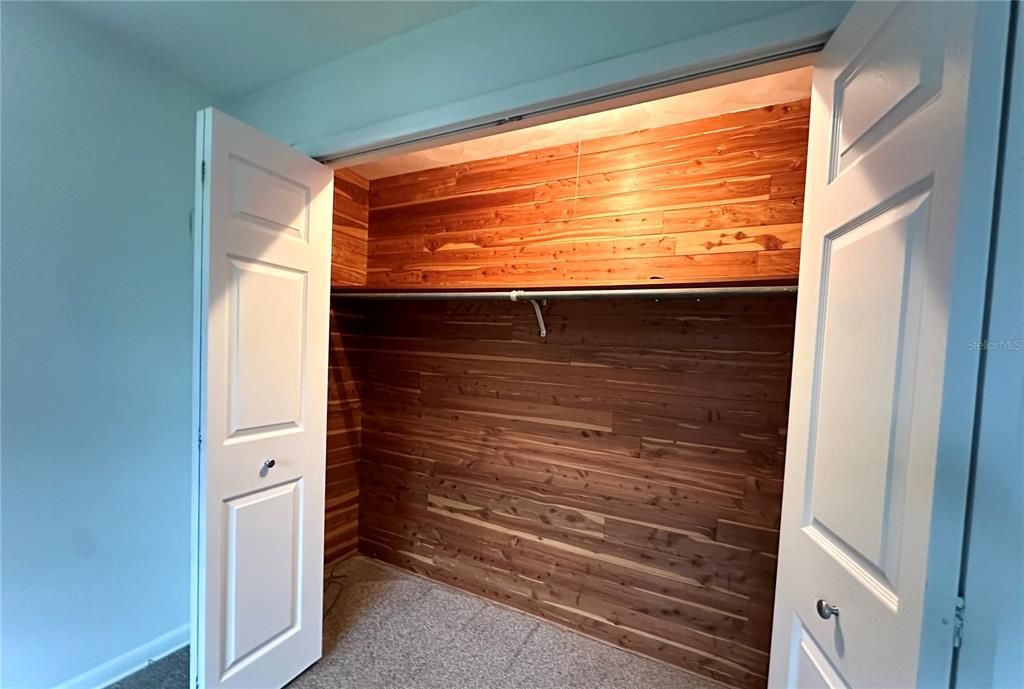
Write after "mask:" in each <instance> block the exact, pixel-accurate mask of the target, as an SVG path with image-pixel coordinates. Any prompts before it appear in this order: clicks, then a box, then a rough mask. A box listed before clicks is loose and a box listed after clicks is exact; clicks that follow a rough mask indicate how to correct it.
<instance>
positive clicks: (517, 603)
mask: <svg viewBox="0 0 1024 689" xmlns="http://www.w3.org/2000/svg"><path fill="white" fill-rule="evenodd" d="M702 217H703V216H702ZM716 217H717V216H711V217H710V218H708V219H707V221H708V222H715V221H716V220H715V218H716ZM730 255H735V254H730ZM340 306H341V304H340V303H336V312H335V315H336V318H337V321H338V325H337V330H338V331H339V332H340V333H341V335H340V336H336V338H335V340H334V342H333V353H332V356H333V357H335V359H334V360H335V361H338V360H340V359H342V358H343V359H344V360H345V361H346V362H347V363H348V365H349V366H350V367H351V372H352V375H354V377H355V379H356V380H357V389H358V392H359V400H360V402H359V407H360V409H361V422H360V424H359V425H360V426H361V429H362V431H361V449H360V454H359V457H360V461H359V480H360V483H359V526H358V530H359V546H360V550H361V551H362V552H365V553H366V554H369V555H372V556H375V557H379V558H381V559H383V560H386V561H388V562H391V563H393V564H396V565H398V566H401V567H404V568H406V569H409V570H411V571H415V572H417V573H420V574H423V575H425V576H429V577H432V578H434V579H437V580H439V581H443V582H446V583H449V584H452V585H455V586H458V587H460V588H463V589H465V590H468V591H471V592H474V593H477V594H480V595H483V596H486V597H489V598H492V599H494V600H498V601H501V602H504V603H507V604H509V605H512V606H514V607H517V608H519V609H522V610H525V611H527V612H530V613H533V614H536V615H540V616H542V617H545V618H547V619H550V620H553V621H556V622H559V623H562V624H565V625H568V626H570V627H572V628H574V629H577V630H579V631H581V632H584V633H587V634H590V635H592V636H595V637H598V638H601V639H604V640H607V641H609V642H612V643H615V644H618V645H620V646H623V647H625V648H629V649H633V650H635V651H638V652H641V653H645V654H647V655H650V656H653V657H656V658H659V659H661V660H664V661H667V662H670V663H673V664H676V665H679V666H681V667H684V668H687V669H689V670H692V671H694V672H697V673H700V674H703V675H705V676H707V677H711V678H714V679H716V680H719V681H722V682H724V683H726V684H729V685H731V686H735V687H742V688H748V687H749V688H758V689H760V688H761V687H763V686H764V685H765V682H766V673H767V666H768V643H769V637H770V632H771V607H772V600H773V588H774V575H775V553H776V548H777V539H778V530H777V529H778V523H779V508H780V502H781V487H782V473H783V451H784V446H785V442H784V440H785V438H784V429H785V427H786V409H787V404H788V399H787V396H788V389H789V371H790V365H791V351H792V338H793V316H794V300H793V299H792V298H789V297H771V298H763V297H762V298H728V299H705V300H702V301H699V302H698V301H678V300H668V301H661V302H654V301H627V300H615V301H593V302H590V301H588V302H552V303H551V304H549V305H548V306H546V307H545V314H546V319H547V322H548V329H549V333H548V336H547V337H546V338H544V339H541V338H539V336H538V334H537V325H536V321H535V320H534V316H533V313H532V311H531V309H530V308H528V306H527V305H524V304H512V303H501V302H499V303H487V302H483V303H475V302H442V303H432V302H418V303H397V302H396V303H381V302H374V303H369V304H366V305H364V306H363V307H361V308H355V307H353V306H352V305H351V302H348V306H347V308H346V310H345V311H344V312H343V311H342V310H341V309H340ZM329 494H330V493H329Z"/></svg>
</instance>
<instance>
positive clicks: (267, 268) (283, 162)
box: [192, 109, 333, 689]
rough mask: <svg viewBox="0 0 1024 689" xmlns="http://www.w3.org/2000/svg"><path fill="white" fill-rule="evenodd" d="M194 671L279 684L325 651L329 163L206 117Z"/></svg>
mask: <svg viewBox="0 0 1024 689" xmlns="http://www.w3.org/2000/svg"><path fill="white" fill-rule="evenodd" d="M198 137H199V143H198V151H199V157H200V159H201V161H202V163H201V170H200V175H199V177H200V179H199V181H198V182H197V184H198V189H197V206H196V207H197V216H198V218H197V220H198V222H197V223H196V225H197V228H198V233H197V238H196V275H195V280H196V286H195V288H196V328H197V333H196V350H197V355H198V356H197V369H198V370H197V374H198V375H197V379H196V395H195V402H194V404H195V405H197V409H196V425H197V429H198V433H199V434H201V435H200V437H201V442H199V443H198V445H197V454H196V461H195V467H194V478H193V482H194V503H195V505H194V507H195V513H196V519H197V520H198V521H197V523H196V528H195V534H194V539H195V540H194V554H193V568H194V570H195V571H194V581H193V608H194V610H193V625H192V627H193V630H192V671H193V678H194V681H195V683H196V686H197V687H246V688H247V689H253V688H261V687H265V688H267V689H278V688H279V687H282V686H284V685H285V684H286V683H287V682H288V681H289V680H291V679H292V678H293V677H295V676H296V675H297V674H298V673H300V672H301V671H302V670H304V669H305V668H306V667H308V666H309V665H310V664H311V663H313V662H314V661H315V660H317V659H318V658H319V657H320V653H321V626H322V625H321V609H322V602H323V601H322V598H323V588H322V586H323V543H324V535H323V532H324V456H325V449H326V447H325V445H326V419H327V343H328V318H329V314H328V309H329V300H330V256H331V208H332V194H333V177H332V175H331V172H330V170H328V169H327V168H325V167H324V166H322V165H320V164H319V163H317V162H316V161H314V160H312V159H310V158H307V157H306V156H304V155H302V154H301V153H299V152H297V151H295V150H294V149H292V148H290V147H288V146H286V145H285V144H283V143H280V142H278V141H274V140H273V139H270V138H268V137H266V136H264V135H263V134H261V133H259V132H257V131H255V130H253V129H251V128H250V127H247V126H246V125H244V124H242V123H241V122H238V121H236V120H233V119H231V118H230V117H228V116H226V115H224V114H223V113H220V112H217V111H216V110H213V109H208V110H204V111H202V112H200V113H199V117H198Z"/></svg>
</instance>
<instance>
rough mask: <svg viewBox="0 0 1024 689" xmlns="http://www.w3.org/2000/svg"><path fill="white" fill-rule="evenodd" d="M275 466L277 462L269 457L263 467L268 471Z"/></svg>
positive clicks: (264, 461)
mask: <svg viewBox="0 0 1024 689" xmlns="http://www.w3.org/2000/svg"><path fill="white" fill-rule="evenodd" d="M275 464H277V462H275V461H274V460H273V459H271V458H270V457H267V458H266V459H264V460H263V466H265V467H266V468H268V469H273V468H274V465H275Z"/></svg>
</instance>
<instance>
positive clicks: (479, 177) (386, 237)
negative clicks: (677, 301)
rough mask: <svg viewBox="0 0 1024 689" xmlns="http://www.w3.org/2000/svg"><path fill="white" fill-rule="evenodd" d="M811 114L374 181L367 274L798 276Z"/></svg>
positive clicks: (711, 122) (697, 127) (428, 284)
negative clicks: (772, 253)
mask: <svg viewBox="0 0 1024 689" xmlns="http://www.w3.org/2000/svg"><path fill="white" fill-rule="evenodd" d="M808 111H809V102H808V101H806V100H805V101H798V102H794V103H788V104H783V105H778V106H771V107H767V108H758V109H756V110H749V111H744V112H738V113H729V114H726V115H722V116H719V117H713V118H707V119H704V120H697V121H693V122H684V123H681V124H677V125H670V126H667V127H660V128H657V129H649V130H644V131H639V132H632V133H629V134H625V135H617V136H608V137H602V138H598V139H591V140H586V139H584V140H582V141H581V142H580V143H579V144H569V145H561V146H556V147H552V148H548V149H540V150H537V151H532V152H529V153H520V154H516V155H511V156H504V157H501V158H493V159H489V160H482V161H473V162H468V163H464V164H460V165H452V166H447V167H443V168H436V169H432V170H424V171H420V172H413V173H408V174H404V175H396V176H395V177H386V178H383V179H378V180H374V181H373V182H372V183H371V184H370V193H369V207H370V211H369V243H368V256H367V268H366V281H367V284H368V286H370V287H376V288H407V289H408V288H416V287H420V288H444V287H456V288H470V287H502V286H504V287H515V286H575V285H637V284H651V283H652V282H658V283H661V284H667V283H674V284H680V283H694V282H723V281H725V282H749V281H757V282H768V281H774V282H779V281H794V280H795V279H796V275H797V272H798V265H799V246H800V223H801V218H802V211H803V208H802V206H803V180H804V174H805V167H806V159H807V150H806V149H807V124H808ZM766 251H767V252H774V253H775V254H776V255H775V256H772V257H770V258H769V259H761V257H760V254H761V253H763V252H766Z"/></svg>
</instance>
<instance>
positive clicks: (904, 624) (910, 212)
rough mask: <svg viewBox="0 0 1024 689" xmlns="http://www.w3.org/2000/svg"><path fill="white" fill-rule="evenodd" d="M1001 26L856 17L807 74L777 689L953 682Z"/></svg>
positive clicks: (904, 11)
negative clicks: (810, 78)
mask: <svg viewBox="0 0 1024 689" xmlns="http://www.w3.org/2000/svg"><path fill="white" fill-rule="evenodd" d="M1008 26H1009V18H1008V6H1007V5H1006V4H996V3H991V4H985V3H979V4H974V3H910V2H908V3H900V4H883V3H858V4H856V5H855V6H854V7H853V8H852V9H851V11H850V14H849V15H848V17H847V18H846V19H845V20H844V21H843V23H842V25H841V26H840V27H839V29H838V30H837V31H836V33H835V34H834V35H833V36H832V38H831V39H830V40H829V42H828V45H827V46H826V48H825V50H824V52H823V53H822V54H821V56H820V59H819V61H818V63H817V65H816V68H815V77H814V89H813V97H812V98H813V100H812V109H811V125H810V126H811V140H810V147H809V152H808V166H807V190H806V211H805V217H804V237H803V243H802V257H801V267H800V296H799V301H798V306H797V328H796V344H795V349H794V367H793V389H792V399H791V408H790V423H789V436H788V438H789V440H788V448H787V456H786V462H787V466H786V475H785V492H784V497H783V517H782V527H781V528H782V535H781V542H780V553H779V574H778V587H777V594H776V602H775V606H776V609H775V618H774V625H775V626H774V631H773V641H772V653H771V671H770V678H769V683H770V685H771V686H773V687H833V688H835V687H854V688H862V687H863V688H866V687H900V688H909V687H948V686H949V678H950V669H951V663H952V659H953V653H954V645H955V643H956V642H955V638H956V632H957V630H956V627H957V607H958V579H959V572H960V567H959V562H960V551H961V547H962V542H963V527H964V513H965V503H966V495H967V482H968V475H969V466H970V453H971V438H972V428H973V418H974V405H975V391H976V387H977V382H976V381H977V366H978V350H979V348H978V346H977V344H976V342H975V341H976V340H978V338H980V337H981V332H982V311H983V304H984V291H985V280H986V274H987V266H988V252H989V243H990V233H991V221H992V203H993V194H994V186H995V170H996V156H997V147H998V131H999V123H1000V120H999V110H1000V102H1001V95H1002V72H1003V63H1004V60H1005V54H1006V39H1007V29H1008Z"/></svg>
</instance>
